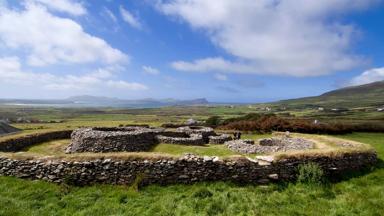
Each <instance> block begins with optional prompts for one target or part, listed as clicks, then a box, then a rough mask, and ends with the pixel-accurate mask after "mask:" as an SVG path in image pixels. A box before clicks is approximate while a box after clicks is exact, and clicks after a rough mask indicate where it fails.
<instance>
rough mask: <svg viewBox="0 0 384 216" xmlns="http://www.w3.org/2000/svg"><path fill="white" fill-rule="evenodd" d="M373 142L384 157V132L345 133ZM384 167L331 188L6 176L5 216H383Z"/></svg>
mask: <svg viewBox="0 0 384 216" xmlns="http://www.w3.org/2000/svg"><path fill="white" fill-rule="evenodd" d="M340 137H342V138H346V139H351V140H356V141H360V142H365V143H368V144H371V145H372V146H374V147H375V148H376V150H377V151H378V153H379V157H380V159H381V160H383V159H384V142H383V140H384V134H383V133H381V134H369V133H354V134H350V135H344V136H340ZM383 180H384V165H383V162H380V163H379V164H378V166H377V168H376V169H375V170H374V171H373V172H370V173H368V174H365V175H358V176H355V177H351V178H349V179H347V180H344V181H341V182H339V183H333V184H330V185H327V186H308V185H300V184H288V185H269V186H252V185H247V186H240V185H234V184H231V183H225V182H218V183H199V184H195V185H172V186H165V187H164V186H156V185H153V186H148V187H145V188H141V189H139V190H136V188H135V187H122V186H108V185H102V186H100V185H98V186H91V187H83V188H80V187H68V186H64V185H55V184H51V183H46V182H42V181H29V180H21V179H17V178H11V177H0V215H381V214H382V209H384V185H383Z"/></svg>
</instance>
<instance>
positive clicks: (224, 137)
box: [209, 134, 232, 144]
mask: <svg viewBox="0 0 384 216" xmlns="http://www.w3.org/2000/svg"><path fill="white" fill-rule="evenodd" d="M231 140H232V136H231V135H229V134H221V135H219V136H209V144H224V143H225V142H227V141H231Z"/></svg>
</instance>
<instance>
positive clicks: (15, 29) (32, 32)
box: [0, 3, 128, 66]
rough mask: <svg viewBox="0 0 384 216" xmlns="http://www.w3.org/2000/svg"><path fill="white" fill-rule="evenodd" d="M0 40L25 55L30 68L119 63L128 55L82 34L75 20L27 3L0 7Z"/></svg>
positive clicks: (100, 40) (99, 40)
mask: <svg viewBox="0 0 384 216" xmlns="http://www.w3.org/2000/svg"><path fill="white" fill-rule="evenodd" d="M0 40H1V41H2V42H3V43H4V44H5V45H6V46H7V47H9V48H13V49H17V50H22V51H24V52H26V53H28V54H29V55H28V56H27V61H28V63H29V64H30V65H33V66H45V65H50V64H56V63H95V62H97V63H99V62H104V63H106V64H115V63H121V62H124V61H127V60H128V56H127V55H126V54H124V53H122V52H121V51H120V50H118V49H114V48H112V47H111V46H110V45H108V44H107V42H105V41H104V40H103V39H101V38H98V37H94V36H92V35H89V34H87V33H86V32H84V30H83V28H82V27H81V26H80V25H79V24H78V23H76V22H75V21H73V20H71V19H67V18H61V17H57V16H54V15H52V14H50V13H49V12H48V11H47V9H46V8H45V7H44V6H41V5H36V4H33V3H28V4H26V6H25V9H24V10H11V9H8V8H5V7H2V8H0Z"/></svg>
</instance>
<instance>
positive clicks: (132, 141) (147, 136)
mask: <svg viewBox="0 0 384 216" xmlns="http://www.w3.org/2000/svg"><path fill="white" fill-rule="evenodd" d="M162 131H163V130H162V129H153V128H146V127H115V128H106V127H95V128H80V129H77V130H74V131H73V132H72V134H71V144H70V145H69V146H68V147H67V149H66V153H74V152H118V151H128V152H135V151H148V150H150V149H151V147H152V146H153V145H154V144H155V143H156V142H157V139H156V135H157V134H158V133H160V132H162Z"/></svg>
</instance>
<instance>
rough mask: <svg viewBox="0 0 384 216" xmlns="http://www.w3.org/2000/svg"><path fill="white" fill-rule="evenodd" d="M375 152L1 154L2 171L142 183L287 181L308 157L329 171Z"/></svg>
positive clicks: (362, 163)
mask: <svg viewBox="0 0 384 216" xmlns="http://www.w3.org/2000/svg"><path fill="white" fill-rule="evenodd" d="M376 157H377V156H376V153H375V152H371V151H369V152H360V153H358V152H355V153H344V154H340V155H338V156H332V157H329V156H326V155H320V156H307V157H303V156H301V157H294V156H291V157H286V158H284V159H279V160H273V159H272V158H271V157H259V159H249V158H244V157H242V158H237V159H227V160H221V159H219V158H217V157H207V156H204V157H197V156H194V155H185V156H183V157H180V158H177V159H175V158H165V159H164V158H163V159H160V158H159V159H155V158H151V159H145V158H143V159H128V158H126V159H122V158H120V159H117V158H115V159H113V158H111V159H105V158H100V159H89V160H85V159H84V158H83V159H82V160H81V161H67V160H63V159H47V158H45V159H40V160H39V159H11V158H6V157H4V156H0V175H4V176H16V177H20V178H28V179H43V180H46V181H50V182H56V183H61V182H66V183H72V184H76V185H89V184H95V183H102V184H122V185H127V184H131V183H132V182H134V181H135V179H140V182H141V184H144V185H145V184H152V183H157V184H173V183H193V182H200V181H233V182H241V183H268V182H270V181H290V180H294V179H295V178H296V177H297V173H298V166H299V165H300V164H305V163H309V162H314V163H317V164H319V165H320V166H321V167H322V168H323V170H324V171H325V173H326V174H327V175H328V176H333V175H342V174H344V173H345V172H348V171H351V170H360V169H363V168H366V167H369V166H372V165H373V164H375V162H376V160H377V158H376Z"/></svg>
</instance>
